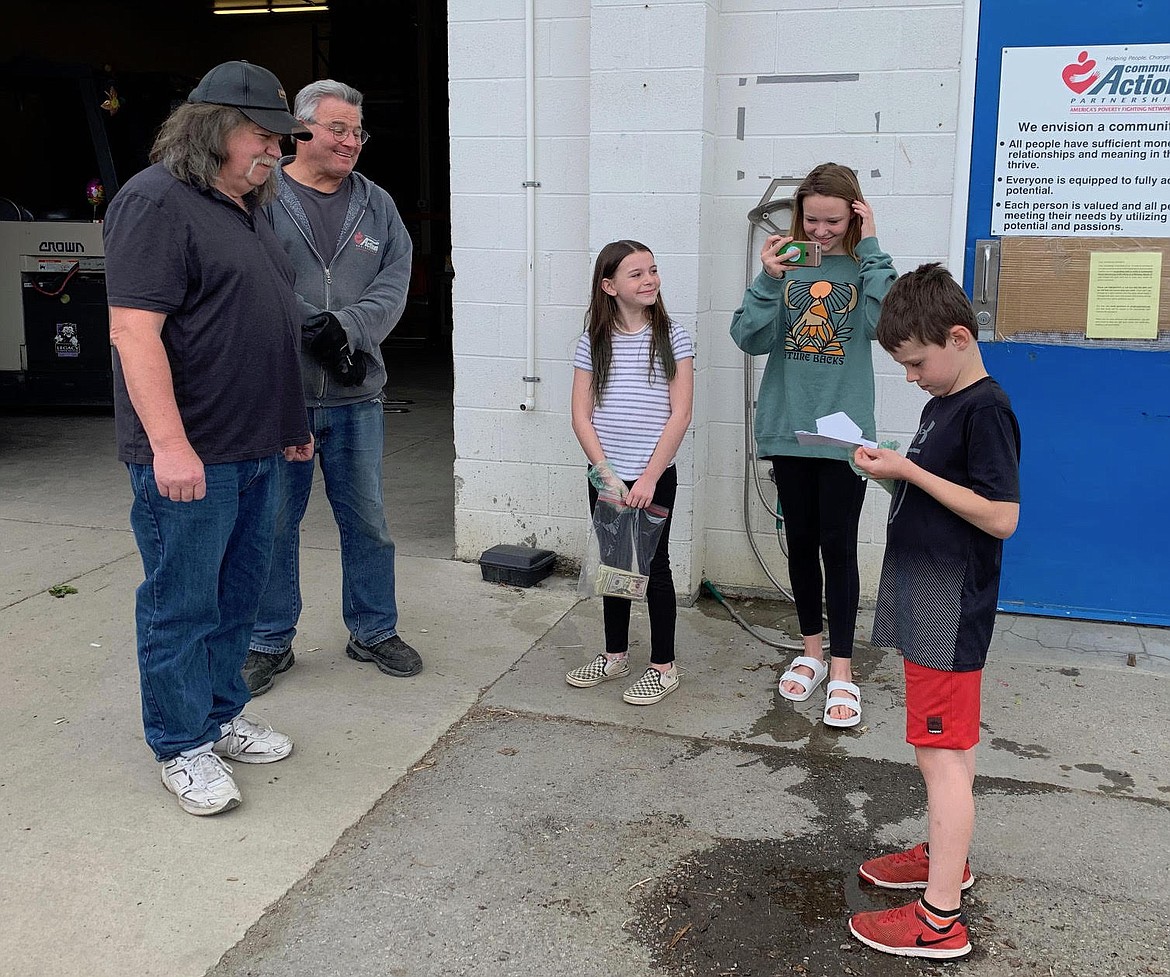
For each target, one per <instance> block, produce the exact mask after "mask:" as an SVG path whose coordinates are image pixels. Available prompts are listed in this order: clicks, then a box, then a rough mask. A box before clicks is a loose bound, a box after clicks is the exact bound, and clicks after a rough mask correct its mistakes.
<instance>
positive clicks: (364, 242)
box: [353, 231, 382, 254]
mask: <svg viewBox="0 0 1170 977" xmlns="http://www.w3.org/2000/svg"><path fill="white" fill-rule="evenodd" d="M353 243H354V244H356V245H357V246H358V247H359V248H361V250H363V251H369V252H371V253H372V254H377V253H378V252H379V251H381V250H382V242H381V241H379V240H378V239H377V238H372V237H366V235H364V234H363V233H362V232H361V231H357V232H356V233H355V234H354V236H353Z"/></svg>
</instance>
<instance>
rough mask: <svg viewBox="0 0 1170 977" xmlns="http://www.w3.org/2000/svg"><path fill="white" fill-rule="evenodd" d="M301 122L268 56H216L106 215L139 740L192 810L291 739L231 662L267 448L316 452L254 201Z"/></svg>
mask: <svg viewBox="0 0 1170 977" xmlns="http://www.w3.org/2000/svg"><path fill="white" fill-rule="evenodd" d="M282 135H292V136H295V137H297V138H298V139H303V138H307V137H308V135H309V133H308V132H307V130H305V128H304V127H303V126H301V125H299V124H298V123H297V122H296V120H295V119H293V117H292V115H290V114H289V111H288V102H287V100H286V99H285V95H284V91H283V90H282V89H281V86H280V82H279V81H278V80H277V79H276V76H275V75H273V74H272V72H270V71H267V70H265V69H264V68H261V67H259V66H258V65H252V64H248V63H247V62H244V61H232V62H228V63H226V64H221V65H219V66H218V67H216V68H213V69H212V70H211V71H210V72H208V73H207V75H206V76H204V78H203V80H202V81H200V82H199V84H198V85H197V86H196V87H195V89H194V90H193V91H192V92H191V94H190V96H189V98H188V100H187V102H186V103H185V104H183V105H180V106H179V107H178V108H177V109H175V111H174V112H172V113H171V115H170V116H169V117H168V118H167V120H166V121H165V122H164V123H163V125H162V128H161V130H160V131H159V134H158V138H157V139H156V141H155V144H154V148H153V149H152V151H151V160H152V162H153V164H154V165H152V166H150V167H148V168H147V169H145V170H143V171H142V172H141V173H138V174H137V175H135V176H134V177H132V178H131V179H130V180H129V181H127V183H126V185H125V186H124V187H123V188H122V189H121V191H120V192H119V193H118V194H117V195H116V196H115V197H114V199H113V200H112V201H111V203H110V206H109V209H108V211H107V213H106V221H105V225H104V238H105V251H106V290H107V294H108V300H109V304H110V340H111V342H112V343H113V345H114V348H115V356H114V397H115V430H116V434H117V439H118V457H119V458H120V459H121V460H122V461H124V462H125V463H126V465H127V467H128V469H129V472H130V483H131V488H132V490H133V494H134V499H133V503H132V506H131V510H130V523H131V526H132V528H133V530H134V537H135V540H136V542H137V544H138V549H139V551H140V553H141V555H142V563H143V567H144V570H145V580H144V581H143V583H142V585H141V586H140V587H139V588H138V591H137V600H136V605H135V606H136V610H135V617H136V623H137V635H138V636H137V643H138V665H139V676H140V680H141V691H142V715H143V724H144V726H145V730H146V741H147V743H148V745H149V746H150V747H151V749H152V750H153V751H154V754H155V757H156V758H157V759H158V760H159V761H161V762H162V764H163V766H162V780H163V783H164V784H165V785H166V787H167V789H168V790H170V791H171V792H172V793H173V794H175V795H176V797H177V798H178V801H179V805H180V806H181V807H182V808H183V810H185V811H187V812H188V813H190V814H199V815H206V814H218V813H219V812H220V811H226V810H228V809H230V808H233V807H235V806H236V805H237V804H239V803H240V792H239V790H238V788H237V787H236V785H235V782H234V781H233V780H232V776H231V768H230V767H229V766H228V765H227V764H226V763H224V761H223V760H222V759H221V757H227V758H229V759H232V760H238V761H240V762H242V763H271V762H273V761H275V760H282V759H284V758H285V757H286V756H288V755H289V754H290V753H291V752H292V748H293V744H292V740H290V739H289V737H287V736H285V735H284V734H283V733H278V732H276V731H274V730H272V729H270V728H268V727H265V726H263V725H260V724H258V723H257V722H256V721H255V720H253V719H249V718H247V717H245V716H243V714H242V711H243V708H244V705H245V704H246V703H247V702H248V700H249V698H250V696H249V693H248V688H247V685H246V684H245V682H244V681H243V679H242V678H241V676H240V668H241V666H242V665H243V662H244V660H245V658H246V656H247V653H248V638H249V635H250V634H251V631H252V623H253V621H254V620H255V617H256V609H257V605H258V601H259V595H260V590H261V588H262V587H263V585H264V582H265V579H266V577H267V573H268V562H269V560H270V559H271V551H272V534H273V526H274V522H275V517H276V507H277V494H278V477H279V468H278V464H282V463H283V462H282V461H281V457H282V455H283V457H284V458H287V459H289V460H293V459H308V458H311V457H312V453H313V442H312V437H311V435H310V433H309V428H308V423H307V418H306V414H305V406H304V400H303V398H302V396H301V386H300V371H299V365H298V362H297V356H298V352H297V351H298V347H299V341H300V320H299V318H298V311H297V307H296V299H295V296H294V294H293V290H292V282H293V271H292V267H291V266H290V265H289V263H288V260H287V259H286V258H285V256H284V253H283V251H282V250H281V248H280V245H279V244H278V243H277V241H276V239H275V237H274V235H273V233H272V228H271V227H270V226H269V224H268V223H267V222H266V221H264V220H263V219H259V217H258V215H257V210H258V208H259V207H260V206H262V205H263V204H264V203H266V202H267V201H268V200H270V199H271V198H272V196H273V194H274V193H275V167H276V163H277V160H278V159H279V157H280V137H281V136H282Z"/></svg>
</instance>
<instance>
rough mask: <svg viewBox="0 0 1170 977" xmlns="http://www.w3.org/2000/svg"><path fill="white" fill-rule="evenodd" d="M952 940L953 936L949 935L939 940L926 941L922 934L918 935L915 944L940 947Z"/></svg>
mask: <svg viewBox="0 0 1170 977" xmlns="http://www.w3.org/2000/svg"><path fill="white" fill-rule="evenodd" d="M950 938H951V934H950V933H948V934H947V935H946V936H944V937H942V938H941V939H938V940H924V939H923V938H922V934H921V933H920V934H919V935H918V937H917V938H916V939H915V940H914V942H915V944H917V945H918V946H938V945H939V944H940V943H946V941H947V940H949V939H950Z"/></svg>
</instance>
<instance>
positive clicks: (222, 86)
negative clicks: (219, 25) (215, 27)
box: [187, 61, 313, 139]
mask: <svg viewBox="0 0 1170 977" xmlns="http://www.w3.org/2000/svg"><path fill="white" fill-rule="evenodd" d="M187 101H188V102H204V103H207V104H208V105H230V106H232V107H233V108H237V109H239V110H240V111H241V112H243V113H244V115H246V116H247V117H248V118H249V119H251V120H252V121H253V122H255V123H256V125H258V126H261V127H263V128H265V129H267V130H268V131H269V132H276V133H279V134H280V135H282V136H293V137H294V138H296V139H311V138H313V134H312V133H311V132H310V131H309V130H308V129H306V128H305V127H304V126H303V125H301V124H300V123H299V122H298V121H297V120H296V119H294V118H293V117H292V113H291V112H289V110H288V99H287V98H286V97H285V94H284V89H283V88H282V87H281V85H280V79H279V78H277V77H276V75H274V74H273V73H272V72H271V71H269V70H268V69H267V68H261V67H260V66H259V65H258V64H249V63H248V62H247V61H225V62H224V63H223V64H220V65H216V66H215V67H214V68H212V69H211V70H210V71H209V72H207V74H205V75H204V76H203V78H202V79H201V80H200V82H199V84H198V85H196V86H195V87H194V88H193V89H191V94H190V95H188V96H187Z"/></svg>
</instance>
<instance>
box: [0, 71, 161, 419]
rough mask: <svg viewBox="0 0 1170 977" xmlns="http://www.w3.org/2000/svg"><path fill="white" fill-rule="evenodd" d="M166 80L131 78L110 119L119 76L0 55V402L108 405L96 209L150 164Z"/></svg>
mask: <svg viewBox="0 0 1170 977" xmlns="http://www.w3.org/2000/svg"><path fill="white" fill-rule="evenodd" d="M160 81H161V84H160ZM168 81H169V80H168V79H162V80H160V79H157V78H150V79H139V84H138V85H137V86H134V87H135V89H136V91H135V95H134V98H135V101H136V109H137V111H135V112H134V113H131V114H130V117H129V118H126V117H123V118H122V119H118V111H119V108H120V97H121V96H120V95H119V92H118V86H116V85H115V83H114V81H113V80H112V79H111V78H108V77H107V78H103V77H100V76H98V75H97V74H95V72H94V71H93V69H92V68H90V67H88V66H75V65H59V64H53V63H49V62H44V61H34V60H31V59H25V60H19V59H18V60H14V61H11V62H8V63H7V64H5V65H0V112H2V113H3V118H4V119H5V120H6V122H5V125H6V127H7V128H8V131H9V133H10V135H11V137H12V138H11V140H10V141H9V144H8V147H9V148H8V151H7V152H6V153H4V154H0V406H3V407H30V408H44V407H69V408H75V407H98V408H109V407H111V406H112V405H113V370H112V358H111V352H110V330H109V314H108V310H107V305H106V288H105V256H104V250H103V247H102V224H101V218H102V215H103V213H104V210H105V203H106V201H108V200H109V199H110V198H111V197H113V195H114V194H115V193H117V191H118V187H119V186H120V182H119V172H125V173H126V174H127V175H130V174H132V173H134V172H136V171H137V170H138V169H141V168H142V167H143V166H144V165H145V164H146V156H147V153H148V151H149V140H150V139H151V138H152V134H153V126H155V125H157V123H158V122H159V121H161V119H162V118H163V117H164V116H165V114H166V111H167V110H168V103H169V99H170V97H171V92H172V91H173V90H174V88H175V87H176V85H181V82H179V81H177V80H176V82H175V83H172V84H168ZM131 84H132V85H133V82H131ZM148 93H153V94H148Z"/></svg>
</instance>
